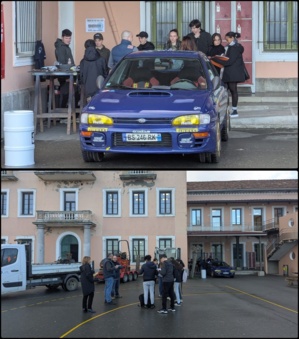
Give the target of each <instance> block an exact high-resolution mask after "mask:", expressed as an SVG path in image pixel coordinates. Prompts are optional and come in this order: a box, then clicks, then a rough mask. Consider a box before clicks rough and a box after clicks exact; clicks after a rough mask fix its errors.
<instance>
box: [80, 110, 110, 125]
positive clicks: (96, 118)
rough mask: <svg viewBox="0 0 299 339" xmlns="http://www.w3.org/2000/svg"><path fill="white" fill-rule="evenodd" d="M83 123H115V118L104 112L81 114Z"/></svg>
mask: <svg viewBox="0 0 299 339" xmlns="http://www.w3.org/2000/svg"><path fill="white" fill-rule="evenodd" d="M81 123H82V124H90V125H113V119H111V118H109V117H107V116H106V115H102V114H88V113H82V114H81Z"/></svg>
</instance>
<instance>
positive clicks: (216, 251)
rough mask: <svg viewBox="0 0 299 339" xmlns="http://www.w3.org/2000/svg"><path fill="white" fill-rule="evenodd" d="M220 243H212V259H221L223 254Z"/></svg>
mask: <svg viewBox="0 0 299 339" xmlns="http://www.w3.org/2000/svg"><path fill="white" fill-rule="evenodd" d="M222 251H223V249H222V245H221V244H212V258H214V260H221V261H222V260H223V259H222V258H223V255H222V253H223V252H222Z"/></svg>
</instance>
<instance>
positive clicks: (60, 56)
mask: <svg viewBox="0 0 299 339" xmlns="http://www.w3.org/2000/svg"><path fill="white" fill-rule="evenodd" d="M71 40H72V32H71V31H70V30H69V29H64V30H63V31H62V33H61V39H59V38H57V40H56V41H55V43H54V46H55V57H56V60H57V62H58V63H59V64H63V65H67V64H69V66H70V67H71V66H74V65H75V61H74V58H73V54H72V50H71V48H70V43H71ZM58 81H59V84H60V96H61V98H60V107H62V108H66V107H67V103H68V97H69V83H68V82H67V81H66V78H64V77H58Z"/></svg>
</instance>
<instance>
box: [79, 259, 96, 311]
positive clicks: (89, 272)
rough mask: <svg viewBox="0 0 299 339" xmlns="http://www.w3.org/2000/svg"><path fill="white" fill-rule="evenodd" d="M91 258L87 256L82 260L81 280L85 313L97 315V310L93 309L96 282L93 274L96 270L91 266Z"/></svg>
mask: <svg viewBox="0 0 299 339" xmlns="http://www.w3.org/2000/svg"><path fill="white" fill-rule="evenodd" d="M90 263H91V258H90V257H88V256H85V257H84V258H83V259H82V265H81V266H80V272H81V276H80V280H81V287H82V292H83V301H82V305H83V312H85V313H86V312H90V313H95V310H93V309H92V301H93V297H94V281H93V274H94V270H93V269H92V268H91V266H90Z"/></svg>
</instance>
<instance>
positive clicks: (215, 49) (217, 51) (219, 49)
mask: <svg viewBox="0 0 299 339" xmlns="http://www.w3.org/2000/svg"><path fill="white" fill-rule="evenodd" d="M212 40H213V44H212V45H211V46H210V48H209V50H208V52H207V56H208V57H212V56H215V55H222V54H224V53H225V48H224V46H223V45H222V38H221V35H220V34H219V33H214V34H213V35H212ZM209 59H210V58H209ZM215 68H216V70H217V72H218V74H219V75H220V71H221V68H219V67H217V66H215Z"/></svg>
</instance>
